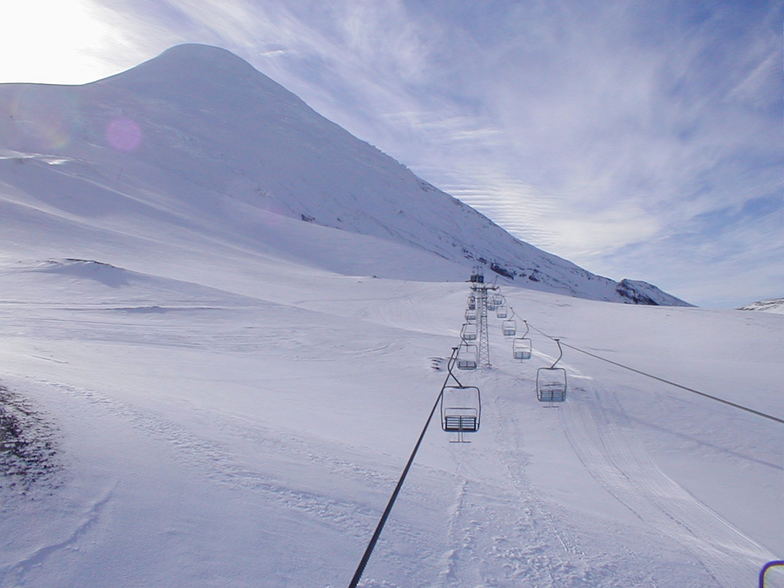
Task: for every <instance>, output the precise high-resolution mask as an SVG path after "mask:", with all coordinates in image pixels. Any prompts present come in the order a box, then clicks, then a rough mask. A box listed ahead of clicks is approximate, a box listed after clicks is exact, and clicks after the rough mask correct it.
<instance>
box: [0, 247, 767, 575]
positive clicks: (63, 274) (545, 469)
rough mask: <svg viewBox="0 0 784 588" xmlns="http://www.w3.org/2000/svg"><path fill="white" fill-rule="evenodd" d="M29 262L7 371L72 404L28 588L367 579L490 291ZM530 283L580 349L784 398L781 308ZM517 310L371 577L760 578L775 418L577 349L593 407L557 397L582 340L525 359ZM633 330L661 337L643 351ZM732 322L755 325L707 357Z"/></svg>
mask: <svg viewBox="0 0 784 588" xmlns="http://www.w3.org/2000/svg"><path fill="white" fill-rule="evenodd" d="M17 265H19V264H13V265H12V266H11V267H10V269H9V267H6V268H5V269H4V271H3V273H2V275H0V282H1V283H3V284H9V286H8V290H7V291H8V292H10V291H11V290H12V288H11V286H10V284H11V283H13V284H14V285H15V287H16V288H18V289H19V290H18V291H17V292H16V294H15V295H14V296H13V298H12V299H11V300H4V301H3V304H2V309H1V310H0V321H2V324H3V331H4V332H5V333H7V336H6V337H5V338H4V339H3V340H2V343H0V362H1V363H2V365H3V377H2V383H3V384H4V385H6V386H8V387H9V388H11V389H14V390H16V391H18V392H21V393H24V394H25V395H26V396H28V397H29V398H30V399H31V400H32V401H33V402H35V403H36V405H37V406H39V407H40V408H41V409H42V410H45V411H46V413H47V414H48V415H49V416H50V417H51V418H52V419H53V420H54V421H55V422H56V423H57V424H58V426H59V427H60V436H61V440H60V452H59V455H60V459H61V460H62V464H63V474H62V477H61V479H60V483H59V485H57V486H56V487H52V488H40V489H39V490H38V491H37V493H36V494H35V496H33V497H32V498H31V497H27V498H24V497H20V496H13V495H9V494H6V496H7V497H8V500H7V501H6V500H4V501H3V503H4V505H5V508H4V509H3V516H2V525H3V527H4V531H6V532H4V533H3V536H4V537H6V539H5V542H4V549H3V550H2V553H3V559H2V562H1V563H0V566H2V567H0V570H2V576H0V577H2V584H1V585H8V586H16V585H25V584H27V585H54V584H57V585H63V584H65V585H69V584H70V585H77V584H81V585H106V584H112V585H120V586H142V585H161V584H175V585H177V584H179V585H199V586H220V585H227V584H231V585H237V586H258V585H264V586H287V585H288V586H291V585H303V586H304V585H308V586H311V585H312V586H342V585H345V584H346V583H347V581H348V579H349V578H350V577H351V574H352V573H353V569H354V567H355V566H356V564H357V562H358V560H359V557H360V556H361V553H362V550H363V549H364V545H365V543H366V542H367V540H368V539H369V536H370V533H371V532H372V529H373V527H374V526H375V523H376V520H377V517H378V516H379V515H380V512H381V510H382V509H383V506H384V504H385V503H386V500H387V498H388V496H389V493H390V492H391V490H392V488H393V486H394V483H395V481H396V479H397V477H398V475H399V473H400V470H401V469H402V466H403V463H404V462H405V459H406V457H407V455H408V453H409V452H410V450H411V448H412V446H413V442H414V440H415V438H416V435H417V434H418V432H419V430H420V428H421V426H422V423H423V420H424V418H425V416H426V415H427V412H428V411H429V409H430V407H431V406H432V402H433V400H434V399H435V396H436V394H437V393H438V389H439V388H440V385H441V382H442V381H443V377H444V374H443V373H442V372H433V371H432V370H430V368H429V364H428V361H427V360H428V358H429V357H431V356H433V355H447V354H448V352H449V348H450V347H451V346H452V345H455V344H456V343H457V340H458V337H457V334H458V332H459V327H460V324H461V322H462V321H461V317H462V313H463V310H464V301H465V295H466V294H467V287H466V285H465V284H460V283H421V282H399V281H394V280H381V279H372V278H362V277H353V278H352V277H346V276H335V275H326V276H318V275H313V276H311V279H310V281H307V286H304V285H299V284H298V282H297V278H296V272H295V271H293V272H292V275H293V278H292V280H291V281H290V282H285V281H282V280H281V281H276V282H275V284H274V285H270V286H269V288H268V289H267V287H266V286H267V285H266V284H265V287H264V288H259V293H261V292H274V294H275V295H274V296H270V298H273V299H274V300H275V302H274V303H273V302H271V301H269V300H265V299H264V298H262V297H257V298H255V299H254V298H253V297H250V296H247V292H246V291H245V292H243V295H242V296H238V295H237V294H234V293H233V292H229V293H227V292H226V291H223V292H221V291H217V290H215V289H208V288H204V287H203V286H200V285H198V284H193V283H192V282H172V281H170V280H161V279H159V278H154V277H152V276H146V275H143V274H138V275H137V274H131V273H129V272H126V271H124V270H119V269H116V268H115V271H112V270H111V269H109V271H108V275H102V274H101V273H100V272H101V271H103V270H106V269H108V268H105V267H92V266H91V264H84V263H78V262H61V264H60V265H58V264H54V271H49V270H51V269H52V267H51V266H46V265H45V266H44V268H47V267H48V268H49V270H46V269H44V271H41V270H40V266H38V265H36V266H35V267H37V268H39V269H38V270H35V271H29V270H24V271H23V273H24V276H23V277H24V279H22V277H20V273H19V272H20V270H19V268H18V267H17ZM22 265H23V267H28V266H25V265H24V264H22ZM216 273H217V274H220V276H216V275H212V276H211V278H210V280H209V281H210V282H211V285H214V282H215V281H216V279H217V278H218V277H222V278H223V281H224V284H225V285H226V286H229V290H238V289H239V290H241V291H243V290H246V288H247V283H246V282H245V281H244V280H238V281H237V282H236V283H235V282H234V281H232V279H231V278H230V276H231V275H232V272H231V270H230V269H229V270H223V269H218V270H217V271H216ZM90 275H92V276H93V277H92V278H90V277H86V276H90ZM96 276H98V277H101V279H102V280H103V281H101V280H99V279H96ZM305 282H306V281H303V284H304V283H305ZM113 283H121V285H114V286H113V285H111V284H113ZM58 285H59V286H58ZM69 291H70V292H71V293H72V297H71V298H69V296H68V292H69ZM282 291H285V295H280V293H281V292H282ZM44 292H49V293H51V292H54V293H56V295H55V296H53V298H54V299H56V300H53V299H52V298H46V296H45V295H44V294H43V293H44ZM504 292H505V294H506V295H507V297H508V298H509V299H510V301H511V303H512V305H513V306H514V307H515V309H516V310H517V312H518V315H519V316H522V317H526V318H528V320H530V321H531V323H532V324H534V325H536V326H538V327H540V328H543V329H544V330H546V331H548V332H550V331H552V330H558V329H561V331H560V334H562V335H564V336H565V340H566V341H569V342H572V343H573V344H575V345H578V346H583V347H584V346H586V345H588V346H589V347H590V348H591V349H592V350H594V351H596V352H597V353H604V354H615V355H613V357H619V358H621V359H623V360H624V361H628V362H630V363H632V364H634V365H635V366H636V367H640V368H643V369H650V370H651V371H654V372H656V373H661V375H664V376H670V377H672V378H673V379H677V378H687V377H691V378H692V381H689V382H685V383H687V384H692V385H697V384H698V383H700V382H701V381H702V382H705V383H707V384H710V385H711V390H710V391H711V392H712V393H715V394H717V395H719V396H725V397H727V398H729V399H731V400H736V401H739V402H741V401H742V402H747V403H750V404H751V403H753V402H756V403H758V404H756V405H755V407H757V408H766V409H770V410H771V411H772V412H775V411H774V408H775V409H778V405H777V401H778V399H777V397H776V396H775V391H774V390H770V391H768V392H767V393H766V392H765V389H764V387H763V386H762V384H759V383H760V382H771V381H776V378H780V377H781V376H782V374H781V373H780V371H781V367H780V365H779V364H778V363H777V362H776V361H775V353H773V352H770V353H769V355H767V356H766V355H765V353H763V352H762V351H761V350H762V349H770V348H775V345H776V344H777V343H779V342H780V337H781V335H780V331H779V330H777V329H776V328H775V326H774V327H771V323H770V322H769V321H772V320H776V319H777V318H778V317H776V316H774V315H766V316H765V317H764V318H763V317H760V318H756V317H751V318H749V317H748V313H737V312H726V313H706V312H705V311H698V310H694V309H677V310H676V309H646V308H641V307H635V308H631V307H627V306H623V305H615V304H607V303H593V302H588V301H580V300H575V299H569V298H560V297H554V296H552V295H547V294H539V293H534V292H530V291H525V290H517V289H512V288H505V289H504ZM90 293H92V294H90ZM24 300H30V301H31V302H24ZM576 317H581V319H580V320H576ZM700 317H705V320H704V321H703V320H702V319H701V318H700ZM739 317H740V318H739ZM749 320H750V321H751V322H748V321H749ZM738 321H740V322H741V324H742V326H739V325H738V324H737V323H738ZM717 323H724V324H723V325H722V324H717ZM621 325H623V327H622V326H621ZM490 329H491V344H492V350H491V353H492V359H493V363H494V368H493V369H492V370H490V371H488V372H476V373H464V372H460V373H458V377H460V379H461V381H463V383H465V384H472V383H474V384H476V385H478V386H479V387H480V388H481V390H482V395H483V417H482V421H483V422H482V430H481V431H480V432H479V433H478V434H476V435H472V436H470V440H471V441H472V443H471V444H468V445H454V444H449V443H448V442H447V441H448V437H449V436H448V435H447V434H445V433H442V432H441V431H440V430H439V429H438V423H437V421H436V422H435V423H433V424H432V425H431V429H430V430H429V432H428V434H427V436H426V439H425V443H424V445H423V447H422V449H421V450H420V454H419V457H418V459H417V462H416V463H415V466H414V468H413V469H412V472H411V473H410V475H409V479H408V481H407V483H406V485H405V486H404V489H403V492H402V493H401V496H400V497H399V499H398V503H397V505H396V507H395V510H394V511H393V514H392V517H391V518H390V520H389V521H388V523H387V527H386V529H385V531H384V534H383V535H382V539H381V541H380V542H379V544H378V546H377V548H376V551H375V553H374V555H373V558H372V559H371V561H370V563H369V565H368V568H367V569H366V573H365V580H364V583H363V585H366V586H412V585H423V586H431V585H432V586H648V585H689V586H714V585H724V586H737V585H745V584H749V583H750V582H753V579H754V577H755V574H756V570H758V568H759V566H760V565H761V563H763V560H766V559H772V558H773V554H774V553H776V552H777V550H780V549H781V548H782V546H781V544H780V537H779V535H778V529H780V519H779V517H777V514H779V511H778V510H777V505H778V504H779V500H780V495H781V488H782V485H781V481H782V478H781V476H782V459H781V451H780V448H781V446H782V444H781V443H780V441H781V440H782V432H781V431H779V430H778V428H777V427H775V426H772V425H774V424H773V423H771V424H770V425H768V424H767V423H765V422H764V421H763V422H760V421H758V420H757V419H756V418H755V417H752V416H751V415H746V414H744V413H740V414H735V413H734V412H733V411H732V409H730V408H729V407H725V406H722V405H718V404H715V403H710V402H709V401H707V400H704V399H701V398H696V397H695V398H690V397H688V396H684V394H685V393H681V392H680V391H671V390H666V389H665V388H663V385H661V384H659V383H652V382H648V381H646V380H645V379H641V377H640V376H636V375H633V374H628V373H624V372H622V371H620V370H618V368H614V367H612V366H606V365H603V364H599V363H597V362H596V361H595V360H592V359H591V358H587V357H580V356H578V355H576V354H575V353H574V352H570V351H569V350H567V351H566V355H565V357H564V360H563V363H564V365H565V367H567V370H568V372H569V375H570V390H569V392H568V396H567V401H566V402H565V403H564V404H562V405H560V406H559V407H558V408H545V407H542V406H540V404H539V403H538V402H537V401H536V398H535V394H534V390H533V380H534V378H535V368H536V367H541V366H544V365H549V362H551V361H552V357H553V354H554V353H555V352H556V349H555V345H554V344H552V342H549V341H547V340H546V339H544V338H543V337H542V336H539V335H537V334H536V333H535V332H534V333H533V335H532V336H533V339H534V357H533V358H532V359H531V360H528V361H526V362H521V361H519V360H513V359H512V357H511V355H512V354H511V341H510V340H509V339H505V338H503V337H502V336H501V335H500V321H497V320H495V319H491V321H490ZM623 329H634V332H635V333H637V332H644V333H649V335H648V336H647V337H644V338H642V337H637V338H635V341H634V342H633V344H632V343H626V344H622V343H621V340H620V337H619V335H618V332H617V331H619V330H621V331H622V330H623ZM656 329H660V330H661V331H664V332H666V333H667V334H666V335H665V334H664V333H663V332H660V333H657V334H655V335H653V334H650V333H652V332H653V331H654V330H656ZM713 329H715V330H716V331H726V330H732V331H733V332H734V333H735V334H736V338H738V340H739V345H738V346H737V347H736V348H734V349H729V348H725V349H724V351H721V346H716V347H715V348H713V347H711V348H708V349H707V350H704V351H700V350H699V349H700V347H699V345H695V342H700V341H702V340H703V339H705V338H707V339H710V336H709V335H710V331H711V330H713ZM705 330H707V331H709V332H708V334H706V333H705V332H704V331H705ZM673 342H675V343H673ZM673 347H677V348H676V349H673ZM668 349H669V352H668V351H667V350H668ZM695 349H696V351H695ZM684 350H689V362H686V361H685V360H684V362H683V363H678V364H675V365H673V364H671V363H666V362H654V361H652V359H651V358H654V357H659V358H666V357H667V353H669V354H670V355H671V356H672V357H680V358H685V356H686V354H685V353H684ZM720 353H721V354H720ZM751 356H754V358H755V361H756V363H755V370H754V374H752V376H751V377H750V380H749V378H747V375H746V374H745V373H744V372H743V371H742V370H738V365H746V364H748V363H749V357H751ZM646 362H648V363H646ZM715 365H723V366H724V367H723V368H722V370H720V371H718V372H715V373H714V374H713V376H712V378H711V379H710V380H708V381H705V380H702V378H704V377H705V373H707V372H702V371H701V370H702V369H703V368H704V367H705V366H715ZM663 371H666V372H667V373H662V372H663ZM746 381H752V382H756V383H758V385H757V386H756V390H757V391H756V392H755V393H753V394H752V393H750V392H747V391H746V390H745V389H744V390H739V389H738V387H739V385H742V384H743V383H744V382H746ZM701 385H703V386H704V384H701ZM763 403H764V404H763ZM10 537H13V539H12V540H11V539H9V538H10Z"/></svg>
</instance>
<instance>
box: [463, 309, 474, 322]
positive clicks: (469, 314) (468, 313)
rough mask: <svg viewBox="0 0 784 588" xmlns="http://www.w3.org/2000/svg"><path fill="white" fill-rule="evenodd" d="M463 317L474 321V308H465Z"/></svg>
mask: <svg viewBox="0 0 784 588" xmlns="http://www.w3.org/2000/svg"><path fill="white" fill-rule="evenodd" d="M465 318H466V320H467V321H475V320H476V309H470V308H469V309H467V310H466V311H465Z"/></svg>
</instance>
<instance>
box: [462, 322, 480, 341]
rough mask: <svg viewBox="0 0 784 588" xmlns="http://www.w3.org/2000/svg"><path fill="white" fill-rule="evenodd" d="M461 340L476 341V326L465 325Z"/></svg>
mask: <svg viewBox="0 0 784 588" xmlns="http://www.w3.org/2000/svg"><path fill="white" fill-rule="evenodd" d="M460 338H461V339H463V341H476V325H475V324H472V323H463V326H462V328H461V329H460Z"/></svg>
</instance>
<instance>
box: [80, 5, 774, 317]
mask: <svg viewBox="0 0 784 588" xmlns="http://www.w3.org/2000/svg"><path fill="white" fill-rule="evenodd" d="M80 6H82V8H83V10H85V11H88V12H89V13H90V14H91V15H92V17H93V18H94V19H95V20H96V21H98V22H99V23H100V28H99V29H97V30H98V31H99V33H97V34H100V35H102V37H101V38H100V39H99V40H96V42H95V44H94V46H95V47H98V46H100V47H103V51H102V52H94V53H93V54H91V58H92V59H93V60H94V63H93V64H92V65H95V63H96V62H97V61H96V60H102V62H101V63H103V64H104V65H105V66H106V67H108V66H109V65H110V64H112V63H113V64H114V65H115V67H116V68H117V69H119V68H120V67H128V66H130V65H132V64H133V63H135V62H138V61H139V60H141V59H143V58H149V57H152V56H154V55H155V54H157V53H159V52H160V51H162V50H163V49H165V48H167V47H168V46H170V45H172V44H175V43H178V42H185V41H190V42H204V43H210V44H215V45H220V46H223V47H226V48H227V49H230V50H232V51H234V52H235V53H237V54H239V55H240V56H242V57H244V58H245V59H247V60H249V61H250V62H251V63H253V64H254V65H255V66H256V67H258V68H259V69H260V70H261V71H263V72H265V73H266V74H267V75H269V76H270V77H272V78H273V79H275V80H277V81H278V82H280V83H282V84H283V85H284V86H286V87H287V88H289V89H290V90H292V91H293V92H295V93H296V94H298V95H299V96H301V97H302V98H303V99H305V101H306V102H308V103H309V104H311V106H313V107H314V108H315V109H316V110H318V111H319V112H321V113H322V114H324V115H325V116H327V117H328V118H330V119H332V120H334V121H335V122H337V123H338V124H340V125H342V126H344V127H346V128H347V129H348V130H350V131H351V132H353V133H354V134H356V135H357V136H359V137H361V138H363V139H365V140H367V141H369V142H371V143H373V144H375V145H377V146H379V147H380V148H381V149H383V150H384V151H386V152H388V153H390V154H391V155H392V156H394V157H396V158H397V159H399V160H401V161H402V162H403V163H405V164H406V165H408V166H409V167H411V168H412V169H413V170H414V171H415V172H417V173H419V174H420V175H422V176H423V177H425V178H426V179H427V180H429V181H431V182H432V183H434V184H436V185H438V186H440V187H442V188H444V189H446V190H447V191H449V192H451V193H452V194H454V195H456V196H458V197H460V198H461V199H463V200H465V201H466V202H468V203H469V204H471V205H473V206H475V207H476V208H478V209H479V210H480V211H482V212H483V213H485V214H486V215H488V216H489V217H491V218H492V219H493V220H495V221H496V222H498V223H499V224H501V225H502V226H504V227H506V228H507V229H509V230H510V231H512V232H513V233H514V234H516V235H518V236H520V237H521V238H523V239H525V240H527V241H529V242H531V243H533V244H534V245H538V246H541V247H544V248H546V249H548V250H550V251H552V252H554V253H556V254H558V255H561V256H564V257H566V258H569V259H572V260H573V261H575V262H577V263H580V264H581V265H584V266H586V267H587V268H588V269H591V270H594V271H599V272H603V273H605V274H607V275H611V276H613V277H616V278H620V277H635V278H642V279H648V280H650V281H653V282H655V283H658V284H659V285H662V286H664V287H667V288H670V289H671V290H672V291H673V292H674V293H676V294H678V295H681V296H683V297H686V298H688V299H690V300H692V301H695V302H698V303H699V302H711V303H716V301H717V300H721V301H723V302H722V303H724V302H726V301H727V300H730V299H733V297H734V296H737V299H736V300H733V304H734V303H736V302H737V303H740V302H744V301H747V300H746V298H748V297H751V298H754V297H757V296H764V295H774V294H777V295H779V296H780V295H782V294H784V292H782V291H781V288H782V286H781V284H782V283H784V282H782V281H778V282H776V281H775V280H774V279H771V278H770V276H777V277H780V276H781V274H782V273H784V271H783V270H782V267H783V266H782V264H784V261H782V260H783V259H784V255H780V253H781V247H782V245H781V240H782V233H783V232H784V228H782V227H784V223H781V222H778V221H780V220H781V214H782V210H784V203H782V200H781V194H782V183H781V165H782V153H781V149H780V146H781V142H782V136H781V135H782V128H781V112H782V96H781V88H782V81H784V80H783V79H782V72H781V63H780V62H781V57H780V24H781V21H782V17H784V7H783V6H782V5H781V3H780V2H775V1H770V2H765V1H752V2H735V1H731V0H719V1H716V2H680V1H674V0H673V1H668V0H664V1H662V2H650V3H631V2H618V3H608V2H603V1H599V0H547V1H545V0H533V1H531V2H524V3H520V2H507V1H501V0H485V1H482V2H476V1H474V0H465V1H460V0H425V1H423V0H416V1H415V0H409V1H403V0H387V1H383V2H374V1H357V0H335V1H334V2H322V1H316V0H302V1H300V2H284V1H282V0H253V1H252V0H176V1H174V0H168V1H166V0H133V1H130V0H118V1H117V2H114V3H111V4H107V3H102V2H97V0H91V1H89V2H88V1H87V0H81V2H80ZM112 30H113V31H115V32H116V33H117V34H116V35H114V36H111V35H110V36H109V37H107V34H106V33H107V32H108V31H112ZM88 53H89V51H88ZM106 73H113V72H106ZM84 81H86V80H84ZM763 203H764V204H763ZM772 252H774V253H775V254H774V253H772ZM732 275H743V276H744V282H745V288H746V289H745V290H743V291H740V290H736V287H735V285H733V284H731V283H730V282H731V279H728V276H732ZM721 276H724V282H726V283H724V285H722V279H721ZM700 284H703V285H704V288H705V289H704V290H701V287H700ZM776 288H778V290H777V291H776ZM719 291H722V292H724V294H720V293H718V292H719Z"/></svg>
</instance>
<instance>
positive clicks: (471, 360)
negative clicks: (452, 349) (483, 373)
mask: <svg viewBox="0 0 784 588" xmlns="http://www.w3.org/2000/svg"><path fill="white" fill-rule="evenodd" d="M477 351H478V350H477V347H476V345H472V344H470V343H466V342H463V343H461V344H460V348H459V349H458V352H457V369H459V370H475V369H476V366H477V357H478V353H477Z"/></svg>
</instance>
